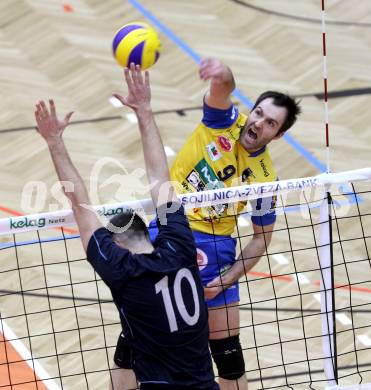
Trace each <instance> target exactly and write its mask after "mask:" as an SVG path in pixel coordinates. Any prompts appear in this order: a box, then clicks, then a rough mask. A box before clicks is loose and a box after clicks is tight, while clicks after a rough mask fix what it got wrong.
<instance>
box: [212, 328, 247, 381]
mask: <svg viewBox="0 0 371 390" xmlns="http://www.w3.org/2000/svg"><path fill="white" fill-rule="evenodd" d="M210 350H211V354H212V356H213V359H214V362H215V364H216V367H217V368H218V373H219V376H220V377H221V378H223V379H230V380H233V379H238V378H241V376H242V375H244V374H245V361H244V359H243V353H242V348H241V343H240V336H239V335H237V336H231V337H228V338H226V339H220V340H210Z"/></svg>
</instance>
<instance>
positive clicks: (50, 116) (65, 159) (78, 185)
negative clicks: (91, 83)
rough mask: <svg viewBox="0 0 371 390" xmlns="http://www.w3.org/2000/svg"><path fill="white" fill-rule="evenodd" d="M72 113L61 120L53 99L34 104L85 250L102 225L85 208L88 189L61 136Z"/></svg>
mask: <svg viewBox="0 0 371 390" xmlns="http://www.w3.org/2000/svg"><path fill="white" fill-rule="evenodd" d="M72 114H73V112H69V113H68V114H67V115H66V116H65V117H64V119H62V120H61V119H58V117H57V113H56V108H55V104H54V101H53V100H49V108H48V107H47V106H46V104H45V102H44V101H40V102H39V103H38V104H36V111H35V119H36V123H37V130H38V132H39V134H40V135H41V136H42V137H43V138H44V139H45V141H46V143H47V145H48V148H49V152H50V155H51V157H52V160H53V163H54V167H55V170H56V172H57V175H58V178H59V180H60V182H61V184H62V188H63V191H64V193H65V195H66V196H67V198H68V199H69V200H70V201H71V206H72V209H73V212H74V216H75V220H76V222H77V225H78V227H79V231H80V236H81V241H82V244H83V247H84V249H85V251H86V248H87V245H88V242H89V239H90V237H91V235H92V234H93V232H94V231H95V230H97V229H98V228H100V227H101V226H102V224H101V222H100V221H99V219H98V217H97V216H96V214H95V213H94V212H93V211H92V209H90V208H88V207H87V206H90V200H89V196H88V192H87V190H86V187H85V184H84V182H83V180H82V178H81V176H80V174H79V172H78V171H77V169H76V167H75V166H74V165H73V163H72V160H71V158H70V156H69V154H68V151H67V149H66V146H65V144H64V141H63V138H62V135H63V131H64V129H65V128H66V127H67V126H68V124H69V121H70V118H71V116H72Z"/></svg>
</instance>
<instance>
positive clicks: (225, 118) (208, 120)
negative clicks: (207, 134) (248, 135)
mask: <svg viewBox="0 0 371 390" xmlns="http://www.w3.org/2000/svg"><path fill="white" fill-rule="evenodd" d="M237 118H238V109H237V107H236V106H235V105H234V104H232V105H231V106H230V107H229V108H228V109H226V110H221V109H219V108H214V107H210V106H208V105H207V104H206V102H205V99H204V105H203V117H202V123H203V124H204V125H205V126H207V127H210V128H212V129H226V128H228V127H231V126H232V125H233V123H234V122H236V120H237Z"/></svg>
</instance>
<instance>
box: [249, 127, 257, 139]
mask: <svg viewBox="0 0 371 390" xmlns="http://www.w3.org/2000/svg"><path fill="white" fill-rule="evenodd" d="M247 135H248V136H249V138H251V139H253V140H254V141H255V140H256V139H257V138H258V135H257V134H256V133H255V132H254V131H253V130H252V129H251V128H249V129H248V130H247Z"/></svg>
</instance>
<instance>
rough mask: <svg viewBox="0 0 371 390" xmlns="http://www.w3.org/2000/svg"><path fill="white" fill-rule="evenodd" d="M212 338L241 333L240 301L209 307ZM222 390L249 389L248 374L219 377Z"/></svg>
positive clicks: (222, 337)
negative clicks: (229, 377)
mask: <svg viewBox="0 0 371 390" xmlns="http://www.w3.org/2000/svg"><path fill="white" fill-rule="evenodd" d="M209 328H210V340H220V339H225V338H228V337H231V336H237V335H238V334H239V333H240V329H239V328H240V312H239V307H238V303H231V304H228V305H227V306H222V307H217V308H214V307H213V308H209ZM219 385H220V389H221V390H247V378H246V374H244V375H242V376H241V377H240V378H238V379H233V380H229V379H224V378H220V377H219Z"/></svg>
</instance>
